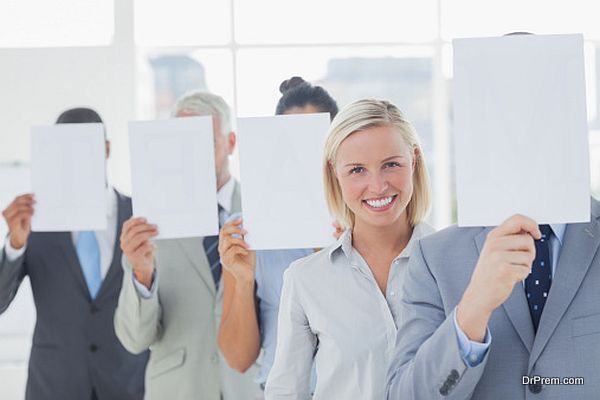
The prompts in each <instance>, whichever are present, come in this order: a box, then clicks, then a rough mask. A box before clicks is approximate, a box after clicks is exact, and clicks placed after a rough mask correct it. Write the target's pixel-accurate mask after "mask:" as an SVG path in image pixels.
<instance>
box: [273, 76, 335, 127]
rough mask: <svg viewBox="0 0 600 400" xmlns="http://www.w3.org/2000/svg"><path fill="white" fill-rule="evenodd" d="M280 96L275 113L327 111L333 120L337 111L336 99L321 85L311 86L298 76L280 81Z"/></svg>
mask: <svg viewBox="0 0 600 400" xmlns="http://www.w3.org/2000/svg"><path fill="white" fill-rule="evenodd" d="M279 91H280V92H281V94H282V96H281V98H280V99H279V102H277V108H276V110H275V114H277V115H282V114H306V113H318V112H327V113H329V115H330V118H331V119H332V120H333V119H334V118H335V116H336V115H337V113H338V106H337V103H336V101H335V100H334V99H333V98H332V97H331V96H330V95H329V93H327V91H326V90H325V89H323V88H322V87H321V86H313V85H311V84H310V83H308V82H306V81H305V80H304V79H302V78H300V77H299V76H294V77H292V78H290V79H287V80H285V81H283V82H281V85H279Z"/></svg>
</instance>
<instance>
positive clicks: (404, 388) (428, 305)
mask: <svg viewBox="0 0 600 400" xmlns="http://www.w3.org/2000/svg"><path fill="white" fill-rule="evenodd" d="M400 302H401V307H402V309H403V314H404V315H405V317H406V319H405V323H404V324H403V326H402V328H401V329H400V330H399V332H398V336H397V339H396V349H395V354H394V355H393V359H392V362H391V364H390V368H389V371H388V383H387V389H386V398H387V399H388V400H389V399H403V400H404V399H406V400H431V399H448V400H467V399H470V398H471V395H472V393H473V391H474V390H475V386H476V385H477V383H478V382H479V379H480V378H481V375H482V374H483V370H484V368H485V365H486V363H487V352H486V353H485V355H484V357H483V359H482V360H481V362H480V363H479V364H478V365H477V366H475V367H473V368H469V367H467V364H466V363H465V361H464V360H463V357H462V355H461V352H460V349H459V345H458V340H457V336H456V330H455V327H454V315H455V313H456V309H454V310H452V312H451V313H450V315H446V313H445V310H444V305H443V302H442V297H441V294H440V291H439V288H438V286H437V281H436V279H435V277H434V276H433V274H432V273H431V270H430V269H429V266H428V265H427V261H426V259H425V256H424V254H423V247H422V243H421V242H419V243H418V245H417V246H416V247H415V251H414V253H413V255H412V256H411V259H410V261H409V264H408V270H407V273H406V280H405V283H404V290H403V295H402V297H401V300H400Z"/></svg>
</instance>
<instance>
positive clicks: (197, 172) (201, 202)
mask: <svg viewBox="0 0 600 400" xmlns="http://www.w3.org/2000/svg"><path fill="white" fill-rule="evenodd" d="M129 148H130V154H131V187H132V201H133V214H134V215H135V216H138V217H145V218H146V219H147V220H148V222H149V223H152V224H156V225H158V230H159V236H158V237H157V239H171V238H182V237H196V236H209V235H217V234H218V233H219V220H218V211H217V181H216V175H215V161H214V159H215V156H214V138H213V128H212V118H211V117H210V116H207V117H186V118H176V119H170V120H165V121H138V122H130V123H129Z"/></svg>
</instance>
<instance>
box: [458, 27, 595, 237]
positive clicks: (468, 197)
mask: <svg viewBox="0 0 600 400" xmlns="http://www.w3.org/2000/svg"><path fill="white" fill-rule="evenodd" d="M453 46H454V119H455V124H454V132H455V135H456V173H457V177H456V182H457V190H456V191H457V200H458V224H459V226H493V225H498V224H500V223H501V222H502V221H504V220H505V219H506V218H508V217H509V216H511V215H513V214H515V213H520V214H524V215H527V216H529V217H531V218H533V219H534V220H536V221H537V222H538V223H540V224H542V223H573V222H586V221H589V218H590V166H589V149H588V131H587V117H586V97H585V78H584V59H583V38H582V36H581V35H545V36H537V35H536V36H534V35H517V36H505V37H498V38H477V39H457V40H454V42H453Z"/></svg>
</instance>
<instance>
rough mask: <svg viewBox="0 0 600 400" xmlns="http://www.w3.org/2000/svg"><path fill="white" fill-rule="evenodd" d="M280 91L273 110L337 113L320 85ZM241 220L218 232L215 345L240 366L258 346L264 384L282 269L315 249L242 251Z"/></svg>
mask: <svg viewBox="0 0 600 400" xmlns="http://www.w3.org/2000/svg"><path fill="white" fill-rule="evenodd" d="M279 90H280V91H281V93H282V96H281V99H280V100H279V102H278V103H277V114H278V115H282V114H307V113H319V112H327V113H329V114H330V115H331V118H333V117H334V116H335V115H336V114H337V112H338V107H337V104H336V102H335V100H334V99H333V98H332V97H331V96H330V95H329V93H327V91H325V89H323V88H321V87H319V86H313V85H311V84H310V83H308V82H306V81H304V80H303V79H302V78H299V77H293V78H291V79H288V80H286V81H284V82H283V83H282V84H281V85H280V87H279ZM241 224H242V220H241V218H239V217H238V218H237V219H236V220H233V221H231V222H229V223H227V224H225V225H224V226H223V229H222V230H221V234H220V240H219V253H220V255H221V262H222V264H223V282H224V293H223V314H222V316H221V326H220V329H219V345H220V347H221V351H222V352H223V355H224V356H225V358H226V359H227V362H228V363H229V364H230V366H231V367H233V368H235V369H237V370H239V371H245V370H246V369H248V368H249V367H250V366H251V365H252V364H254V362H255V361H256V360H257V358H258V356H259V354H260V353H261V349H262V350H263V356H262V358H261V362H260V364H261V371H260V374H259V376H258V377H257V381H258V383H259V384H261V386H262V387H263V388H264V385H265V383H266V381H267V376H268V374H269V371H270V370H271V366H272V364H273V359H274V357H275V347H276V344H277V343H276V339H277V318H278V314H279V298H280V296H281V288H282V285H283V273H284V271H285V270H286V269H287V268H288V266H289V265H290V263H292V262H293V261H296V260H297V259H299V258H302V257H306V256H308V255H310V254H312V253H313V251H314V249H290V250H260V251H256V252H254V251H246V250H245V242H243V241H241V240H242V239H240V238H237V237H236V236H235V235H237V234H243V232H244V231H243V230H242V229H241ZM313 375H314V374H313Z"/></svg>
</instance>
